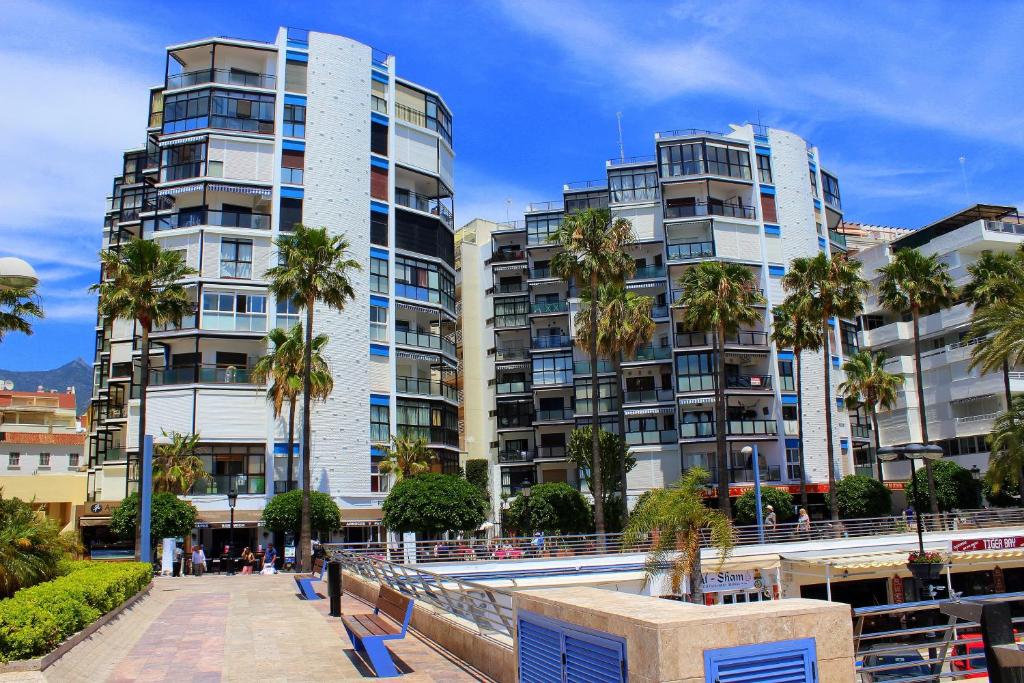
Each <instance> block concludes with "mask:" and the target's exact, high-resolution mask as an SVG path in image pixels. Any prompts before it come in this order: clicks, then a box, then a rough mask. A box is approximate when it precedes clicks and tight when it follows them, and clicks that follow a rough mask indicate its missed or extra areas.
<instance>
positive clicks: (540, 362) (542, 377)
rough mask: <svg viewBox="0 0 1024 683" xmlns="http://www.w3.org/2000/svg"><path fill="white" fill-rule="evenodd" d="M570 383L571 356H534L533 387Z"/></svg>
mask: <svg viewBox="0 0 1024 683" xmlns="http://www.w3.org/2000/svg"><path fill="white" fill-rule="evenodd" d="M570 382H572V354H566V355H544V356H534V358H533V383H534V385H537V384H569V383H570Z"/></svg>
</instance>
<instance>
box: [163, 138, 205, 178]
mask: <svg viewBox="0 0 1024 683" xmlns="http://www.w3.org/2000/svg"><path fill="white" fill-rule="evenodd" d="M205 160H206V143H205V142H197V143H195V144H191V145H174V146H173V147H168V148H167V149H165V150H164V152H163V163H162V164H161V166H162V168H161V169H160V179H161V181H163V182H170V181H173V180H183V179H185V178H197V177H199V176H201V175H203V162H204V161H205Z"/></svg>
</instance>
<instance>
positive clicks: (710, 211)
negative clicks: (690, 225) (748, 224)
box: [665, 201, 755, 220]
mask: <svg viewBox="0 0 1024 683" xmlns="http://www.w3.org/2000/svg"><path fill="white" fill-rule="evenodd" d="M705 216H722V217H724V218H744V219H747V220H753V219H754V216H755V213H754V207H753V206H746V205H744V204H736V203H732V202H707V201H703V202H702V201H698V202H694V203H693V204H683V205H679V206H669V205H667V204H666V206H665V220H672V219H677V218H704V217H705Z"/></svg>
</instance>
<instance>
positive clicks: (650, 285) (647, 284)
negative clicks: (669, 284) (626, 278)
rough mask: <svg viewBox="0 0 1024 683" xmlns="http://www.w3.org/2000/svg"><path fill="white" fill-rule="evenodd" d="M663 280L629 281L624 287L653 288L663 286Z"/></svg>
mask: <svg viewBox="0 0 1024 683" xmlns="http://www.w3.org/2000/svg"><path fill="white" fill-rule="evenodd" d="M664 286H665V281H664V280H658V281H656V282H630V283H629V284H627V285H626V289H653V288H655V287H664Z"/></svg>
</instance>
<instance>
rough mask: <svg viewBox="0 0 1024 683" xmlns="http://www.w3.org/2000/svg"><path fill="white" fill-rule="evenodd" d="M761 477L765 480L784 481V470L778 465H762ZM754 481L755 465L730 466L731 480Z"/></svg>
mask: <svg viewBox="0 0 1024 683" xmlns="http://www.w3.org/2000/svg"><path fill="white" fill-rule="evenodd" d="M759 469H760V472H759V474H760V479H761V481H762V482H765V481H782V470H781V469H780V468H779V467H776V466H768V465H762V466H761V467H760V468H759ZM751 481H754V468H753V467H730V468H729V482H730V483H733V482H751Z"/></svg>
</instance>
